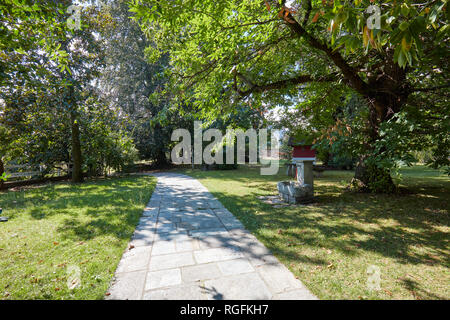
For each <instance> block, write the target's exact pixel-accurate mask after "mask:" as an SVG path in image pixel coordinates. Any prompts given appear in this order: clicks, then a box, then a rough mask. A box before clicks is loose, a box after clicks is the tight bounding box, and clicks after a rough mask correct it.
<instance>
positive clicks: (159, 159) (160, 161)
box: [155, 149, 169, 168]
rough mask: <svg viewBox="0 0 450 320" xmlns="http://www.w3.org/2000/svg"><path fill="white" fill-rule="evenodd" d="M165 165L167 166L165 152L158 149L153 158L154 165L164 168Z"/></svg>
mask: <svg viewBox="0 0 450 320" xmlns="http://www.w3.org/2000/svg"><path fill="white" fill-rule="evenodd" d="M167 166H169V161H168V160H167V157H166V153H165V152H164V150H162V149H160V150H159V151H158V153H157V155H156V158H155V167H157V168H164V167H167Z"/></svg>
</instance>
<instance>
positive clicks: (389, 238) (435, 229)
mask: <svg viewBox="0 0 450 320" xmlns="http://www.w3.org/2000/svg"><path fill="white" fill-rule="evenodd" d="M191 174H192V175H193V176H195V177H197V178H200V179H201V178H205V179H208V182H209V183H210V184H211V181H214V180H217V181H218V182H219V181H220V183H228V182H229V183H235V182H236V181H237V182H239V183H241V184H243V186H244V187H246V188H247V190H245V192H246V195H245V196H240V195H236V194H235V192H234V191H233V190H230V191H225V192H220V191H219V192H217V190H216V192H213V193H214V195H215V196H216V197H217V198H218V199H219V200H220V201H221V202H222V203H223V204H224V205H225V206H226V207H227V208H228V209H229V210H230V211H231V212H233V213H234V214H235V216H236V217H237V218H239V220H240V221H241V222H242V223H243V224H244V225H245V227H246V228H247V229H248V230H250V231H251V232H252V233H254V234H255V235H257V236H258V238H259V239H260V240H262V241H263V242H264V243H265V244H266V246H267V247H268V248H269V249H270V250H271V251H272V252H274V253H275V254H277V255H278V256H279V257H280V259H283V260H286V261H301V262H306V263H308V264H311V265H324V264H325V263H327V262H326V261H324V260H321V259H320V258H311V257H308V256H306V255H303V254H301V253H299V252H302V250H299V252H296V250H293V247H295V246H305V247H308V248H312V249H313V250H315V251H320V250H321V249H323V248H331V249H333V250H335V251H340V252H341V253H343V254H344V255H346V256H360V255H361V254H362V253H363V252H368V253H373V254H375V255H372V256H374V257H375V256H382V257H386V258H389V259H392V260H393V261H395V262H397V263H400V264H405V265H406V264H413V265H424V266H440V267H444V268H448V266H449V265H450V255H449V250H448V248H449V240H450V239H449V234H448V232H447V231H446V230H448V226H449V215H448V211H449V210H448V209H449V205H448V203H450V199H449V194H450V190H449V189H450V188H449V187H450V185H449V184H448V180H446V179H445V177H443V176H442V175H439V173H436V172H432V174H433V175H434V176H432V177H431V179H427V176H426V174H424V175H423V176H419V177H418V180H416V179H415V178H414V174H415V172H414V171H412V173H410V174H409V175H407V177H406V178H405V180H404V182H403V183H404V184H405V185H406V187H407V188H408V190H409V191H410V192H408V193H404V194H395V195H372V194H355V193H349V192H345V191H344V189H345V188H344V186H345V184H346V183H347V182H348V179H349V178H351V176H352V174H351V173H349V172H344V173H341V172H333V173H332V174H329V173H326V176H324V177H323V178H320V179H316V183H317V185H316V186H315V193H316V203H313V204H311V205H307V206H298V207H287V208H279V209H276V208H273V207H272V206H271V205H269V204H265V203H263V202H261V201H259V200H258V199H257V196H261V195H269V194H271V195H275V194H277V190H276V182H278V181H282V180H286V179H287V177H286V176H285V175H284V174H278V175H276V176H269V177H267V176H266V177H263V176H261V175H259V172H255V171H254V170H253V171H251V170H247V171H243V170H237V171H235V172H232V173H229V172H193V173H191ZM219 190H220V189H219ZM248 191H250V192H248ZM248 193H250V194H248ZM277 232H278V233H282V236H277ZM401 284H402V286H403V287H404V288H405V289H407V290H408V291H410V292H412V293H413V294H414V292H415V294H414V295H416V294H417V296H418V297H424V298H426V297H428V298H438V299H442V298H443V297H439V296H438V295H434V294H432V293H429V292H427V291H426V290H423V289H421V287H420V285H419V284H418V283H417V282H415V281H413V280H405V281H401Z"/></svg>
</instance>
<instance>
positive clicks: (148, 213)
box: [142, 207, 159, 218]
mask: <svg viewBox="0 0 450 320" xmlns="http://www.w3.org/2000/svg"><path fill="white" fill-rule="evenodd" d="M158 212H159V207H154V208H150V207H147V208H145V209H144V213H143V214H142V215H143V216H144V217H154V218H156V217H157V216H158Z"/></svg>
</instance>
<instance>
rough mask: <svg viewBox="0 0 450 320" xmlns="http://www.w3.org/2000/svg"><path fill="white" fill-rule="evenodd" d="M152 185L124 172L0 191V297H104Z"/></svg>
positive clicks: (152, 179)
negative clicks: (81, 181) (0, 214)
mask: <svg viewBox="0 0 450 320" xmlns="http://www.w3.org/2000/svg"><path fill="white" fill-rule="evenodd" d="M155 184H156V178H154V177H145V176H144V177H126V178H110V179H98V180H91V181H88V182H86V183H84V184H81V185H72V184H70V183H57V184H50V185H46V186H41V187H34V188H27V189H24V190H19V191H9V192H3V193H0V207H2V208H3V210H4V211H3V216H7V217H9V221H8V222H2V223H0V299H102V298H103V297H104V295H105V293H106V291H107V289H108V286H109V283H110V281H111V279H112V276H113V274H114V271H115V269H116V266H117V264H118V262H119V260H120V258H121V256H122V253H123V251H124V250H125V248H126V246H127V243H128V241H129V239H130V237H131V235H132V233H133V231H134V229H135V227H136V225H137V223H138V221H139V218H140V216H141V214H142V211H143V209H144V207H145V205H146V203H147V202H148V200H149V199H150V196H151V194H152V192H153V188H154V187H155ZM77 268H79V269H77ZM77 270H79V272H80V273H79V274H80V281H79V282H78V281H77V280H75V279H76V274H77V272H78V271H77ZM69 286H70V287H73V288H72V289H70V288H69Z"/></svg>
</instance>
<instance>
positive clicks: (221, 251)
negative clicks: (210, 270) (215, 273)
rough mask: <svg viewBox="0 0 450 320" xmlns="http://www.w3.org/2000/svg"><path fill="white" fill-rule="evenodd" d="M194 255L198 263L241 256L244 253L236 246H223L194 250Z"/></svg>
mask: <svg viewBox="0 0 450 320" xmlns="http://www.w3.org/2000/svg"><path fill="white" fill-rule="evenodd" d="M194 256H195V261H197V262H198V263H208V262H214V261H223V260H231V259H236V258H242V257H243V256H244V255H243V254H242V252H240V251H239V249H238V248H236V247H224V248H213V249H205V250H198V251H194Z"/></svg>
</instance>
